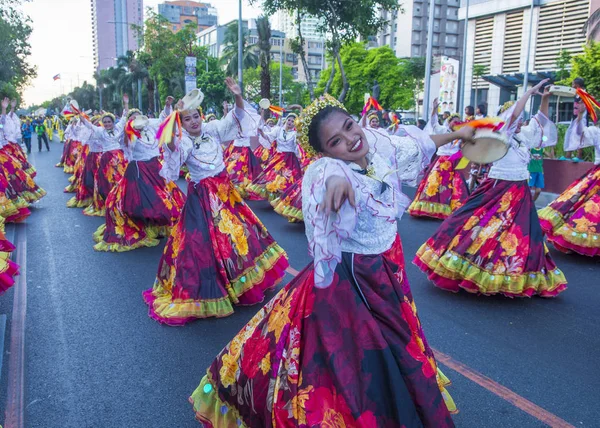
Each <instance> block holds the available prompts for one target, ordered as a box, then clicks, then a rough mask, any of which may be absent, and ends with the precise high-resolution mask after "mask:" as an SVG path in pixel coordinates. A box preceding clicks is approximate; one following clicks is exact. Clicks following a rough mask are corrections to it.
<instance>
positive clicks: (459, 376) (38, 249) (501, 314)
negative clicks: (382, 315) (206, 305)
mask: <svg viewBox="0 0 600 428" xmlns="http://www.w3.org/2000/svg"><path fill="white" fill-rule="evenodd" d="M51 150H52V151H51V152H45V151H44V152H41V153H37V152H36V153H33V155H32V156H31V158H30V159H31V160H32V163H33V164H34V165H35V166H36V167H37V169H38V176H37V178H36V181H37V182H38V184H39V185H41V186H42V187H43V188H45V189H46V190H47V192H48V195H47V196H46V197H45V198H44V199H42V200H41V201H40V202H39V203H37V204H36V206H35V208H34V209H33V214H32V215H31V217H29V218H28V219H27V221H26V223H25V224H23V225H18V226H16V227H15V226H10V227H9V228H8V230H7V232H8V234H9V236H10V237H13V236H15V237H16V239H17V240H19V241H20V242H22V243H26V245H25V246H22V247H21V248H26V249H25V250H21V251H26V254H25V256H26V257H25V258H23V254H21V259H23V260H26V266H24V269H25V273H26V284H22V283H19V284H18V285H17V286H19V287H24V286H26V287H27V306H26V310H27V311H26V323H25V348H24V354H23V359H24V376H25V377H24V385H23V393H24V396H23V397H24V399H23V409H24V416H25V424H24V426H26V427H31V428H34V427H44V428H54V427H57V428H59V427H60V428H64V427H69V428H70V427H77V428H81V427H153V428H163V427H164V428H169V427H195V426H198V424H197V423H196V422H195V420H194V415H193V412H192V409H191V406H190V404H189V403H188V401H187V399H188V396H189V395H190V394H191V393H192V391H193V390H194V389H195V388H196V386H197V385H198V383H199V382H200V379H201V378H202V376H203V374H204V373H205V370H206V368H207V367H208V366H209V364H210V363H211V361H212V359H213V358H214V357H215V355H216V354H217V353H218V352H219V351H220V350H221V349H222V347H223V346H224V345H225V344H226V343H227V342H228V341H229V340H230V339H231V338H232V337H233V336H234V334H235V333H237V331H238V330H239V329H240V328H241V327H242V326H243V325H244V324H245V323H246V322H247V321H248V320H249V319H250V318H251V317H252V315H253V314H254V313H255V312H256V311H257V309H258V307H241V308H236V312H235V314H234V315H232V316H230V317H227V318H222V319H207V320H200V321H196V322H194V323H191V324H188V325H186V326H185V327H168V326H164V325H161V324H159V323H157V322H156V321H153V320H152V319H150V318H149V317H148V315H147V306H146V305H145V304H144V302H143V300H142V291H144V290H145V289H147V288H150V287H151V286H152V284H153V280H154V276H155V273H156V268H157V265H158V261H159V258H160V255H161V252H162V248H163V246H164V242H165V240H163V241H161V245H160V246H158V247H155V248H145V249H139V250H135V251H130V252H126V253H97V252H95V251H94V250H93V248H92V245H93V241H92V233H93V232H94V231H95V230H96V228H97V227H98V226H99V225H100V224H101V223H102V222H103V220H102V219H101V218H90V217H86V216H84V215H83V214H82V211H81V210H80V209H69V208H67V207H66V205H65V203H66V201H67V200H68V199H69V198H70V197H71V196H72V195H71V194H66V193H63V188H64V187H65V186H66V185H67V183H68V182H67V178H68V176H67V175H66V174H64V173H63V172H62V169H59V168H55V167H54V164H55V163H56V162H58V160H59V158H60V153H61V151H62V145H61V144H59V143H56V142H55V143H53V144H52V146H51ZM407 193H409V194H410V191H407ZM250 205H251V207H252V208H253V210H254V211H255V213H256V214H257V215H258V216H259V217H260V219H261V220H262V221H263V222H264V223H265V225H266V226H267V228H268V229H269V231H270V232H271V234H272V235H273V236H274V238H275V239H276V240H277V241H278V242H279V243H280V245H281V246H282V247H283V248H284V249H285V250H286V251H287V252H288V255H289V259H290V264H291V266H292V267H293V268H294V269H296V270H301V269H302V268H303V267H304V266H305V265H306V264H308V263H309V262H310V259H309V257H308V254H307V244H306V237H305V235H304V227H303V225H302V224H289V223H288V222H287V221H286V220H285V219H283V218H282V217H280V216H279V215H277V214H276V213H274V212H273V211H272V209H271V208H270V206H269V205H268V204H266V203H251V204H250ZM439 224H440V222H439V221H433V220H431V221H430V220H418V219H412V218H410V217H409V216H408V215H407V216H405V217H404V218H403V219H402V220H401V221H400V226H399V230H400V235H401V237H402V240H403V244H404V250H405V257H406V259H407V262H410V261H411V260H412V258H413V256H414V254H415V252H416V250H417V248H418V247H419V246H420V245H421V244H422V243H423V242H425V240H426V239H427V238H428V237H429V236H430V235H431V234H432V233H433V232H434V231H435V230H436V228H437V227H438V225H439ZM551 251H552V255H553V256H554V258H555V260H556V262H557V265H558V266H559V267H560V268H561V269H562V270H563V271H564V272H565V275H566V276H567V278H568V280H569V288H568V289H567V290H566V291H565V292H564V293H562V294H561V295H560V296H559V297H557V298H555V299H541V298H531V299H508V298H504V297H499V296H498V297H483V296H475V295H470V294H468V293H465V292H462V293H458V294H452V293H448V292H444V291H441V290H439V289H437V288H435V287H434V286H433V285H432V284H431V283H429V281H428V280H427V278H426V277H425V275H423V274H422V273H421V272H420V271H419V270H418V269H417V268H416V267H415V266H413V265H412V264H410V263H408V265H407V266H408V277H409V280H410V283H411V286H412V289H413V293H414V296H415V301H416V303H417V307H418V309H419V314H420V317H421V320H422V322H423V327H424V329H425V334H426V335H427V338H428V340H429V343H430V345H431V346H432V347H433V348H435V350H437V351H439V352H440V353H442V354H444V355H445V356H447V357H448V360H447V361H448V363H447V364H441V367H442V370H444V372H445V373H446V375H447V376H448V377H450V379H451V380H452V381H453V386H452V387H451V388H450V393H451V394H452V396H453V398H454V399H455V401H456V403H457V405H458V407H459V409H460V413H459V414H457V415H456V416H455V417H454V421H455V422H456V425H457V426H459V427H503V428H505V427H519V428H523V427H541V426H547V425H553V426H569V425H568V424H570V425H573V426H577V427H598V426H600V423H599V422H598V415H599V413H600V405H599V404H598V403H599V402H600V369H598V365H597V364H596V363H595V361H596V359H595V357H596V356H597V354H598V352H599V351H600V317H599V316H598V308H600V259H591V258H586V257H580V256H577V255H563V254H560V253H558V252H556V251H555V250H551ZM18 256H19V254H15V257H18ZM291 278H292V276H291V275H288V277H287V278H286V282H287V281H289V280H290V279H291ZM15 288H16V287H15ZM14 295H15V290H14V289H13V290H10V291H9V292H8V293H7V294H5V295H4V296H2V297H0V314H6V315H7V317H8V322H7V331H6V334H5V335H4V336H5V337H4V352H3V356H4V358H3V363H2V373H1V379H0V406H1V408H0V410H5V409H6V407H7V404H6V403H7V395H8V396H10V395H11V394H13V393H14V391H13V389H14V385H10V386H9V385H8V381H7V378H8V376H9V373H10V371H11V370H13V369H14V367H9V366H10V364H9V356H10V352H9V343H10V342H11V340H13V339H14V338H13V337H12V336H11V334H10V331H11V327H12V324H13V319H14V318H13V316H14V311H13V297H14ZM469 373H471V374H472V373H475V374H477V373H478V374H479V376H480V378H479V379H484V380H485V379H487V380H489V382H488V381H487V380H486V381H485V382H482V381H479V382H477V381H474V380H473V376H470V375H469ZM482 385H483V386H482ZM503 387H504V388H503ZM11 388H13V389H11ZM507 391H508V392H507ZM528 403H529V404H531V403H533V405H534V406H533V407H532V406H530V405H529V404H528ZM536 406H539V407H536ZM522 408H525V409H526V410H527V411H525V410H521V409H522ZM540 408H541V409H543V410H540ZM532 409H533V410H532ZM536 409H537V410H536ZM544 411H545V412H544ZM2 413H4V412H2ZM548 415H550V416H552V415H554V416H555V419H551V418H550V419H548ZM561 419H562V420H563V421H565V422H566V423H567V425H561V424H562V422H549V421H552V420H554V421H556V420H558V421H560V420H561ZM544 421H545V422H544ZM5 428H8V427H5Z"/></svg>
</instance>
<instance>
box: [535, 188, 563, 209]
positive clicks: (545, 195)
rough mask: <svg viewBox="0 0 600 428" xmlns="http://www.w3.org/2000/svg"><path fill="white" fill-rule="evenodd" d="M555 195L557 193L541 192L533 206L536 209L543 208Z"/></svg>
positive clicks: (556, 195)
mask: <svg viewBox="0 0 600 428" xmlns="http://www.w3.org/2000/svg"><path fill="white" fill-rule="evenodd" d="M557 197H558V193H550V192H542V193H540V197H539V198H538V199H537V201H535V206H536V208H537V209H540V208H544V207H546V206H547V205H548V204H549V203H550V202H552V201H553V200H555V199H556V198H557Z"/></svg>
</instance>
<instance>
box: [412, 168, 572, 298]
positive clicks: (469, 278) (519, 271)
mask: <svg viewBox="0 0 600 428" xmlns="http://www.w3.org/2000/svg"><path fill="white" fill-rule="evenodd" d="M414 263H415V264H416V265H417V266H418V267H419V268H420V269H421V270H422V271H423V272H425V273H426V274H427V275H428V277H429V279H430V280H431V281H432V282H433V283H434V284H435V285H436V286H438V287H440V288H443V289H445V290H449V291H453V292H458V291H459V290H460V289H461V288H463V289H465V290H467V291H469V292H471V293H481V294H485V295H491V294H497V293H501V294H504V295H506V296H508V297H515V296H518V297H531V296H533V295H536V294H538V295H540V296H541V297H554V296H556V295H557V294H559V293H560V292H562V291H564V290H565V289H566V288H567V281H566V279H565V276H564V275H563V273H562V272H561V271H560V270H559V269H558V268H557V267H556V265H555V264H554V261H553V260H552V257H551V256H550V253H549V252H548V249H547V248H546V245H545V244H544V234H543V232H542V228H541V227H540V222H539V219H538V216H537V213H536V211H535V206H534V204H533V200H532V198H531V193H530V191H529V186H528V185H527V182H526V181H505V180H495V179H490V178H488V179H486V180H485V181H484V182H483V183H482V184H481V185H480V186H479V187H478V188H477V189H476V190H475V192H473V194H472V195H471V196H470V197H469V199H468V200H467V202H466V203H465V205H463V206H462V207H461V208H459V209H458V210H457V211H455V212H454V213H452V215H450V217H448V218H447V219H446V220H445V221H444V222H443V223H442V224H441V225H440V227H439V229H438V230H437V232H436V233H435V234H434V235H433V236H432V237H431V238H430V239H429V240H428V241H427V242H426V243H425V244H423V245H422V246H421V248H420V249H419V251H417V255H416V257H415V259H414Z"/></svg>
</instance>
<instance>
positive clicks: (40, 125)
mask: <svg viewBox="0 0 600 428" xmlns="http://www.w3.org/2000/svg"><path fill="white" fill-rule="evenodd" d="M33 126H34V129H35V133H36V134H37V140H38V148H39V149H40V152H41V151H42V140H43V141H44V143H46V148H47V149H48V151H50V145H49V144H48V136H47V135H46V125H44V118H43V117H38V118H37V119H36V120H35V121H34V122H33Z"/></svg>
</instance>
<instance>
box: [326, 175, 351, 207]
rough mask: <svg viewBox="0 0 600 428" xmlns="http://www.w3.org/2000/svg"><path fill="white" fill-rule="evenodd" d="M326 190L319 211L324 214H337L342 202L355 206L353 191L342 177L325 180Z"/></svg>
mask: <svg viewBox="0 0 600 428" xmlns="http://www.w3.org/2000/svg"><path fill="white" fill-rule="evenodd" d="M326 186H327V189H326V191H325V196H324V198H323V201H322V202H321V206H320V207H319V209H320V210H321V211H324V212H325V213H326V214H329V213H331V212H332V211H334V212H338V211H339V210H340V208H341V207H342V205H343V204H344V202H346V201H348V202H349V203H350V205H351V206H353V207H355V206H356V201H355V195H354V189H353V188H352V185H351V184H350V182H349V181H348V180H346V179H345V178H342V177H336V176H332V177H329V178H328V179H327V183H326Z"/></svg>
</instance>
